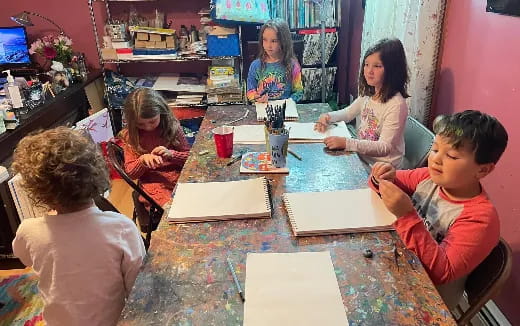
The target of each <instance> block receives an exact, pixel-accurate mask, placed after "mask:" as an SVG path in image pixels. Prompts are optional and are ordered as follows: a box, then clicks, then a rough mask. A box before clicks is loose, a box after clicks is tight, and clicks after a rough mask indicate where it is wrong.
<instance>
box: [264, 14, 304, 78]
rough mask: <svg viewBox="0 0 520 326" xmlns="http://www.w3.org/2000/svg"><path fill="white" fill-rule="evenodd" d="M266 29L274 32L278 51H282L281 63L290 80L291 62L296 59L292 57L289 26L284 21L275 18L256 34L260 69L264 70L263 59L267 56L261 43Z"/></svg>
mask: <svg viewBox="0 0 520 326" xmlns="http://www.w3.org/2000/svg"><path fill="white" fill-rule="evenodd" d="M266 28H271V29H273V30H274V31H275V32H276V36H277V37H278V42H279V43H280V50H281V51H282V58H281V62H282V65H283V66H284V67H285V72H286V78H287V79H290V77H291V74H292V68H293V60H296V57H295V56H294V50H293V42H292V38H291V30H290V29H289V25H287V23H286V22H285V21H284V20H282V19H280V18H275V19H272V20H269V21H268V22H266V23H265V24H264V25H263V26H262V28H261V29H260V33H259V34H258V50H259V51H258V58H259V59H260V61H261V63H262V65H261V67H262V69H264V68H265V59H266V56H267V54H266V53H265V50H264V42H263V37H264V31H265V29H266Z"/></svg>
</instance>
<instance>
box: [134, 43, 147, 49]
mask: <svg viewBox="0 0 520 326" xmlns="http://www.w3.org/2000/svg"><path fill="white" fill-rule="evenodd" d="M146 43H148V41H135V44H134V48H137V49H143V48H146Z"/></svg>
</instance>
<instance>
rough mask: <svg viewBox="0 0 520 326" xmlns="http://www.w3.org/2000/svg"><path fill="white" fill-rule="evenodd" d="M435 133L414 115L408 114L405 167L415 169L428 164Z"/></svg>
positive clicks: (405, 130)
mask: <svg viewBox="0 0 520 326" xmlns="http://www.w3.org/2000/svg"><path fill="white" fill-rule="evenodd" d="M433 138H435V134H434V133H433V132H431V131H430V130H429V129H428V128H426V127H425V126H424V125H423V124H421V123H420V122H419V121H417V120H415V119H414V118H413V117H411V116H408V118H407V119H406V127H405V129H404V144H405V151H404V159H403V169H415V168H419V167H422V166H425V165H426V160H427V159H428V155H429V154H430V149H431V148H432V144H433Z"/></svg>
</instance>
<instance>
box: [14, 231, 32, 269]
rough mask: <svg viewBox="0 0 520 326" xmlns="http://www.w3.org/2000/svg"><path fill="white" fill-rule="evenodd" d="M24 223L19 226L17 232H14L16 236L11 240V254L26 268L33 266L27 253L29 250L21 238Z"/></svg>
mask: <svg viewBox="0 0 520 326" xmlns="http://www.w3.org/2000/svg"><path fill="white" fill-rule="evenodd" d="M23 230H24V223H23V222H22V224H20V226H19V227H18V230H17V231H16V236H15V238H14V240H13V244H12V246H13V254H14V255H15V256H16V257H18V259H20V261H21V262H22V264H24V265H25V266H27V267H30V266H32V265H33V262H32V258H31V255H30V253H29V248H27V242H26V241H25V238H24V236H23V233H24V231H23Z"/></svg>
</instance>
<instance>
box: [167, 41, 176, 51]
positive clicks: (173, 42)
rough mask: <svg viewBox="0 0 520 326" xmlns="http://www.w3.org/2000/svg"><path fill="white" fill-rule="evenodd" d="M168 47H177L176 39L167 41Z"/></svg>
mask: <svg viewBox="0 0 520 326" xmlns="http://www.w3.org/2000/svg"><path fill="white" fill-rule="evenodd" d="M166 47H167V48H168V49H175V48H176V46H175V41H174V40H171V41H166Z"/></svg>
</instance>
